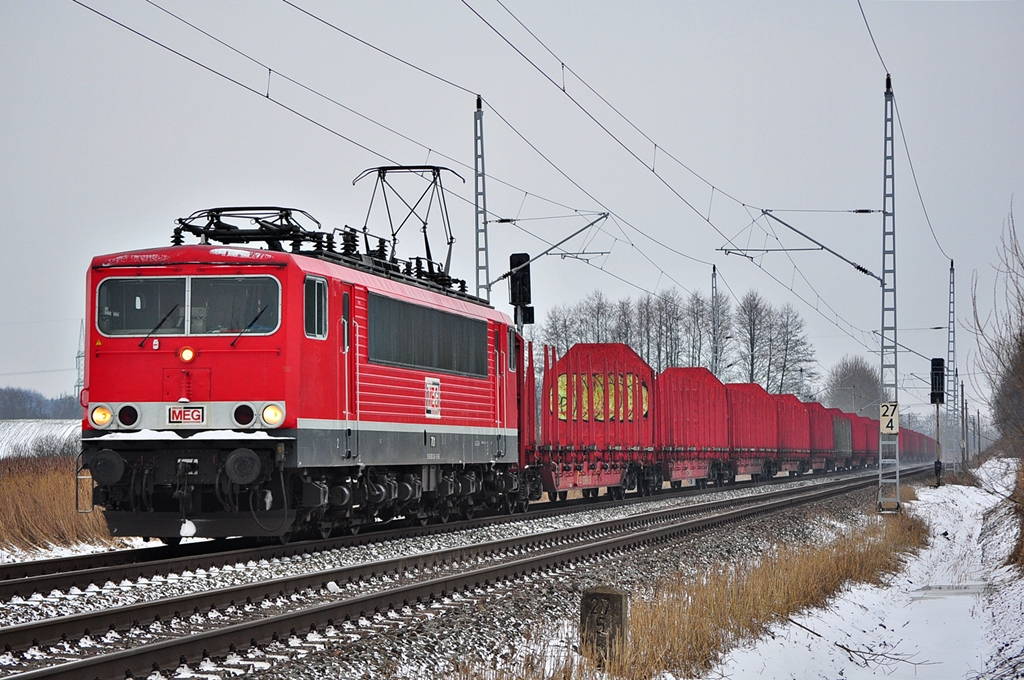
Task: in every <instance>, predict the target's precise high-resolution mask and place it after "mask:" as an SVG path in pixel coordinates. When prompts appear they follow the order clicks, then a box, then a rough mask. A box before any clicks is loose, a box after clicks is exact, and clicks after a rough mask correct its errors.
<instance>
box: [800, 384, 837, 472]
mask: <svg viewBox="0 0 1024 680" xmlns="http://www.w3.org/2000/svg"><path fill="white" fill-rule="evenodd" d="M806 406H807V415H808V417H809V419H810V424H811V468H812V469H814V470H824V469H826V468H828V467H830V464H831V460H832V452H833V450H834V448H835V435H834V433H833V426H832V414H831V413H829V412H828V409H826V408H825V407H824V406H822V405H821V404H819V403H818V402H816V401H810V402H807V404H806Z"/></svg>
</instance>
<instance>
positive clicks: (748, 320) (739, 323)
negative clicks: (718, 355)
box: [734, 290, 772, 383]
mask: <svg viewBox="0 0 1024 680" xmlns="http://www.w3.org/2000/svg"><path fill="white" fill-rule="evenodd" d="M771 312H772V310H771V306H770V305H769V304H768V302H767V301H766V300H765V299H764V298H763V297H761V296H760V295H759V294H758V293H757V291H753V290H751V291H747V294H746V295H744V296H743V299H742V300H740V304H739V306H738V307H737V308H736V315H735V317H734V333H735V335H736V336H737V337H736V358H737V362H736V363H737V364H738V368H739V373H740V376H741V377H740V379H741V380H743V381H745V382H751V383H754V382H756V383H763V382H764V380H765V377H766V375H767V374H768V372H769V371H768V366H769V364H770V361H769V357H770V352H769V350H768V345H769V343H770V342H771V335H772V334H771V326H772V319H771V317H772V313H771Z"/></svg>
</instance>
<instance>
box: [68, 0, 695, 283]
mask: <svg viewBox="0 0 1024 680" xmlns="http://www.w3.org/2000/svg"><path fill="white" fill-rule="evenodd" d="M72 1H73V2H74V3H75V4H77V5H79V6H80V7H83V8H84V9H87V10H89V11H91V12H93V13H94V14H97V15H98V16H100V17H102V18H104V19H106V20H107V21H110V22H111V23H113V24H115V25H117V26H120V27H121V28H123V29H125V30H127V31H129V32H131V33H133V34H134V35H136V36H138V37H140V38H143V39H145V40H147V41H148V42H151V43H153V44H154V45H157V46H159V47H162V48H163V49H165V50H167V51H168V52H171V53H172V54H174V55H176V56H178V57H181V58H182V59H185V60H186V61H188V62H189V63H192V64H194V65H196V66H199V67H201V68H203V69H204V70H206V71H208V72H210V73H212V74H214V75H217V76H220V77H221V78H223V79H225V80H227V81H228V82H231V83H233V84H235V85H237V86H238V87H241V88H243V89H244V90H246V91H248V92H251V93H253V94H256V95H258V96H259V97H261V98H263V99H267V100H268V101H271V102H273V103H274V104H276V105H278V106H280V107H281V108H283V109H285V110H287V111H289V112H290V113H293V114H295V115H296V116H298V117H300V118H302V119H303V120H306V121H308V122H310V123H312V124H314V125H316V126H317V127H319V128H321V129H323V130H325V131H327V132H329V133H331V134H333V135H335V136H337V137H339V138H341V139H343V140H345V141H347V142H349V143H351V144H353V145H354V146H356V147H358V148H360V149H363V150H364V151H367V152H368V153H371V154H373V155H374V156H377V157H378V158H382V159H384V160H386V161H387V162H389V163H391V164H393V165H399V163H398V161H396V160H394V159H392V158H390V157H388V156H386V155H385V154H383V153H381V152H379V151H376V150H374V149H372V148H370V147H368V146H366V145H364V144H361V143H359V142H357V141H355V140H354V139H352V138H351V137H348V136H346V135H343V134H341V133H340V132H338V131H337V130H334V129H333V128H331V127H329V126H328V125H326V124H324V123H320V122H319V121H317V120H315V119H314V118H312V117H310V116H307V115H305V114H303V113H301V112H300V111H298V110H297V109H294V108H292V107H290V106H288V105H286V104H285V103H283V102H282V101H280V100H278V99H275V98H274V97H272V96H270V93H269V91H268V92H266V93H264V92H261V91H259V90H256V89H255V88H253V87H251V86H249V85H246V84H245V83H242V82H241V81H239V80H237V79H235V78H232V77H230V76H228V75H226V74H225V73H223V72H221V71H218V70H217V69H215V68H213V67H212V66H208V65H206V64H203V63H202V62H199V61H198V60H196V59H193V58H191V57H189V56H187V55H185V54H184V53H182V52H180V51H178V50H175V49H174V48H172V47H170V46H169V45H166V44H164V43H162V42H160V41H158V40H156V39H155V38H151V37H149V36H148V35H146V34H144V33H142V32H140V31H138V30H136V29H134V28H132V27H130V26H128V25H126V24H124V23H122V22H120V21H118V20H116V19H114V18H113V17H111V16H108V15H106V14H104V13H103V12H100V11H99V10H96V9H94V8H92V7H90V6H88V5H86V4H85V3H83V2H81V0H72ZM282 1H283V2H285V3H286V4H288V5H289V6H292V7H294V8H295V9H297V10H299V11H301V12H303V13H304V14H306V15H308V16H311V17H313V18H315V19H317V20H319V21H321V22H323V23H324V24H326V25H328V26H330V27H331V28H334V29H335V30H337V31H339V32H341V33H342V34H344V35H346V36H348V37H350V38H352V39H354V40H356V41H358V42H359V43H360V44H363V45H366V46H368V47H371V48H373V49H375V50H377V51H378V52H381V53H382V54H385V55H387V56H389V57H391V58H393V59H396V60H398V61H400V62H401V63H403V64H406V65H408V66H411V67H412V68H415V69H416V70H417V71H420V72H423V73H426V74H427V75H430V76H432V77H435V78H437V79H438V80H441V81H443V82H445V83H448V84H450V85H453V86H454V87H456V88H458V89H459V90H462V91H464V92H470V93H471V91H470V90H469V89H467V88H464V87H462V86H459V85H457V84H455V83H452V82H451V81H448V80H447V79H444V78H441V77H440V76H436V75H434V74H431V73H430V72H428V71H426V70H425V69H422V68H419V67H417V66H415V65H414V64H411V63H410V62H407V61H405V60H403V59H401V58H400V57H397V56H395V55H393V54H391V53H389V52H387V51H385V50H382V49H380V48H377V47H375V46H373V45H372V44H370V43H368V42H366V41H364V40H362V39H360V38H358V37H356V36H353V35H352V34H351V33H349V32H347V31H345V30H343V29H341V28H339V27H337V26H335V25H334V24H331V23H329V22H327V21H324V20H322V19H319V17H316V16H315V15H313V14H311V13H310V12H307V11H306V10H304V9H302V8H301V7H298V6H297V5H294V4H293V3H291V2H289V1H288V0H282ZM150 4H152V5H153V6H154V7H157V8H158V9H161V10H162V11H165V12H166V13H167V14H170V15H171V16H173V17H174V18H176V19H178V20H179V21H182V22H183V23H186V24H187V25H189V26H191V27H192V28H194V29H195V30H197V31H199V32H201V33H203V34H204V35H206V36H208V37H210V38H211V39H213V40H215V41H217V42H218V43H220V44H221V45H223V46H225V47H228V48H229V49H231V50H233V51H235V52H236V53H238V54H240V55H241V56H244V57H246V58H247V59H250V60H251V61H253V62H254V63H256V64H258V65H260V66H261V67H263V68H267V69H268V71H269V72H270V73H275V72H276V71H274V70H273V69H272V68H271V67H269V66H266V65H264V64H263V63H262V62H260V61H258V60H256V59H255V58H253V57H250V56H249V55H247V54H245V53H243V52H241V51H240V50H237V49H235V48H233V47H231V46H230V45H228V44H227V43H225V42H224V41H222V40H220V39H218V38H216V37H214V36H212V35H211V34H209V33H207V32H206V31H203V30H202V29H200V28H198V27H196V26H194V25H193V24H191V23H189V22H187V21H185V20H184V19H182V18H180V17H178V16H177V15H175V14H173V13H171V12H167V11H166V10H164V9H163V8H162V7H160V6H159V5H157V4H156V3H153V2H150ZM276 73H278V75H280V76H281V77H284V78H286V79H287V80H288V81H289V82H293V83H295V84H296V85H298V86H300V87H302V88H304V89H306V90H308V91H310V92H311V93H314V94H317V95H318V96H321V97H323V98H324V99H325V100H327V101H330V102H332V103H335V104H337V105H338V106H341V107H343V108H345V109H346V110H349V111H352V112H353V113H356V115H360V116H361V117H363V118H365V119H366V120H368V121H370V122H373V123H375V124H378V125H380V127H382V128H384V129H387V130H389V131H391V132H393V133H394V134H397V135H399V136H401V137H402V138H404V139H407V140H409V141H411V142H413V143H415V144H418V145H419V146H421V147H422V148H425V149H427V150H428V151H434V150H433V149H431V148H430V147H427V146H426V145H423V144H421V143H419V142H416V141H415V140H412V139H411V138H409V137H407V136H405V135H402V134H401V133H399V132H397V131H394V130H391V129H390V128H388V127H387V126H384V125H383V124H380V123H377V121H374V120H373V119H371V118H369V117H367V116H363V114H359V113H358V112H355V111H354V110H352V109H350V108H349V107H347V106H345V105H343V104H341V103H340V102H337V101H336V100H334V99H332V98H330V97H328V96H326V95H323V94H322V93H320V92H318V91H316V90H314V89H312V88H309V87H306V86H305V85H302V84H301V83H299V82H298V81H295V80H293V79H291V78H288V77H287V76H284V75H283V74H281V73H280V72H276ZM491 108H492V110H494V111H495V113H496V115H498V117H499V118H501V119H502V121H504V122H505V124H506V125H508V126H509V127H510V128H511V129H513V130H514V131H515V132H516V134H517V135H519V137H520V138H521V139H523V140H524V141H526V142H527V143H528V144H529V145H530V146H531V148H533V149H534V150H536V151H537V152H538V153H540V152H539V149H537V148H536V146H534V145H533V144H532V143H530V142H529V140H527V139H526V137H525V136H523V135H522V134H521V133H519V132H518V130H515V129H514V128H512V126H511V124H510V123H509V122H508V121H507V119H505V118H504V117H503V116H501V114H500V113H499V112H498V111H496V110H495V109H494V107H493V105H491ZM434 152H435V153H438V155H441V156H442V157H445V158H450V157H448V156H445V155H444V154H441V153H440V152H436V151H434ZM542 157H544V156H543V154H542ZM451 160H453V162H456V163H459V164H460V165H464V166H465V167H469V166H466V165H465V164H463V163H460V162H459V161H456V160H455V159H451ZM549 162H550V161H549ZM552 166H553V167H555V168H556V169H558V168H557V166H554V164H552ZM559 171H560V172H561V170H560V169H559ZM563 175H564V176H565V177H566V178H567V179H569V180H570V181H572V182H573V184H575V185H576V186H577V187H579V188H580V189H581V190H582V191H584V193H585V194H586V195H587V196H588V197H590V198H591V199H592V200H594V201H595V202H596V203H598V204H599V205H601V206H602V207H603V204H602V203H601V202H600V201H598V200H597V199H596V198H595V197H593V196H592V195H591V194H589V193H588V192H586V191H585V190H583V189H582V187H580V186H579V185H578V184H576V183H575V182H574V181H573V180H572V179H571V178H569V177H568V175H567V174H565V173H563ZM499 181H500V180H499ZM502 183H503V184H506V185H507V186H510V187H512V188H514V189H516V190H517V191H522V192H523V193H524V194H526V195H532V196H535V197H537V198H541V199H543V200H549V199H544V198H543V197H542V196H539V195H537V194H532V193H530V192H527V191H525V190H523V189H519V188H518V187H514V186H513V185H511V184H508V183H505V182H502ZM453 195H454V196H455V197H456V198H458V199H459V200H462V201H465V202H469V201H468V199H466V198H464V197H462V196H459V195H458V194H453ZM550 202H552V203H554V204H556V205H559V206H561V207H564V208H566V209H569V210H572V208H571V207H570V206H567V205H564V204H561V203H558V202H556V201H550ZM577 212H579V211H577ZM492 214H493V213H492ZM620 219H621V218H620ZM622 221H623V222H624V223H626V224H629V222H627V221H625V220H622ZM629 226H630V227H631V228H633V229H635V230H636V231H637V232H638V233H641V234H643V235H645V236H647V235H646V234H645V233H644V232H643V231H641V230H639V229H638V228H636V227H633V226H632V225H631V224H630V225H629ZM648 238H650V237H649V236H648ZM630 245H632V246H633V247H634V248H635V249H636V250H637V252H639V253H641V255H643V256H644V258H645V259H647V260H648V261H649V262H651V264H652V265H654V267H655V268H656V269H657V270H658V271H659V272H660V273H661V274H662V275H664V276H666V277H667V278H669V279H671V280H673V281H674V279H672V277H671V276H669V275H668V273H667V272H665V271H664V269H662V268H661V267H659V266H658V265H656V264H655V263H654V262H653V260H651V259H650V258H649V257H648V256H647V255H646V254H645V253H644V252H643V251H642V250H641V249H639V248H637V246H636V245H635V244H633V243H630ZM676 252H678V251H676ZM679 254H680V255H683V256H684V257H690V259H693V260H696V261H698V262H703V261H702V260H697V258H693V257H691V256H687V255H685V254H683V253H679ZM599 269H600V270H601V271H603V272H604V273H606V274H608V275H610V276H613V277H614V278H617V279H619V280H621V281H624V282H626V283H629V282H628V281H626V280H625V279H623V278H622V277H619V276H617V275H615V274H612V273H611V272H609V271H608V270H606V269H604V268H603V267H600V268H599ZM630 285H633V284H630Z"/></svg>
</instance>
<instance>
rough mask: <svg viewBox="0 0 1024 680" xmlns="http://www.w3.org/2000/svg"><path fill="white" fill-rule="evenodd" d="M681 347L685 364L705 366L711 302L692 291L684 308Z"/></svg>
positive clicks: (706, 363) (707, 362)
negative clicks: (684, 354)
mask: <svg viewBox="0 0 1024 680" xmlns="http://www.w3.org/2000/svg"><path fill="white" fill-rule="evenodd" d="M684 316H685V323H684V324H683V334H684V337H683V347H684V350H683V351H684V352H685V353H686V356H685V363H686V365H687V366H706V365H709V364H710V358H711V304H710V301H709V300H708V299H707V298H705V297H704V296H703V295H702V294H701V292H700V291H694V292H693V293H691V294H690V297H689V298H687V300H686V306H685V308H684Z"/></svg>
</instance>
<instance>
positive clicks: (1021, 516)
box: [1007, 460, 1024, 570]
mask: <svg viewBox="0 0 1024 680" xmlns="http://www.w3.org/2000/svg"><path fill="white" fill-rule="evenodd" d="M1010 503H1011V505H1012V506H1013V512H1014V514H1015V515H1016V516H1017V525H1018V526H1019V527H1020V528H1019V531H1018V532H1017V543H1016V544H1015V545H1014V546H1013V550H1012V551H1011V552H1010V557H1009V559H1008V560H1007V563H1008V564H1012V565H1016V566H1017V567H1018V568H1019V569H1021V570H1024V460H1022V461H1021V463H1020V464H1019V465H1018V466H1017V482H1016V484H1014V487H1013V493H1011V494H1010Z"/></svg>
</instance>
